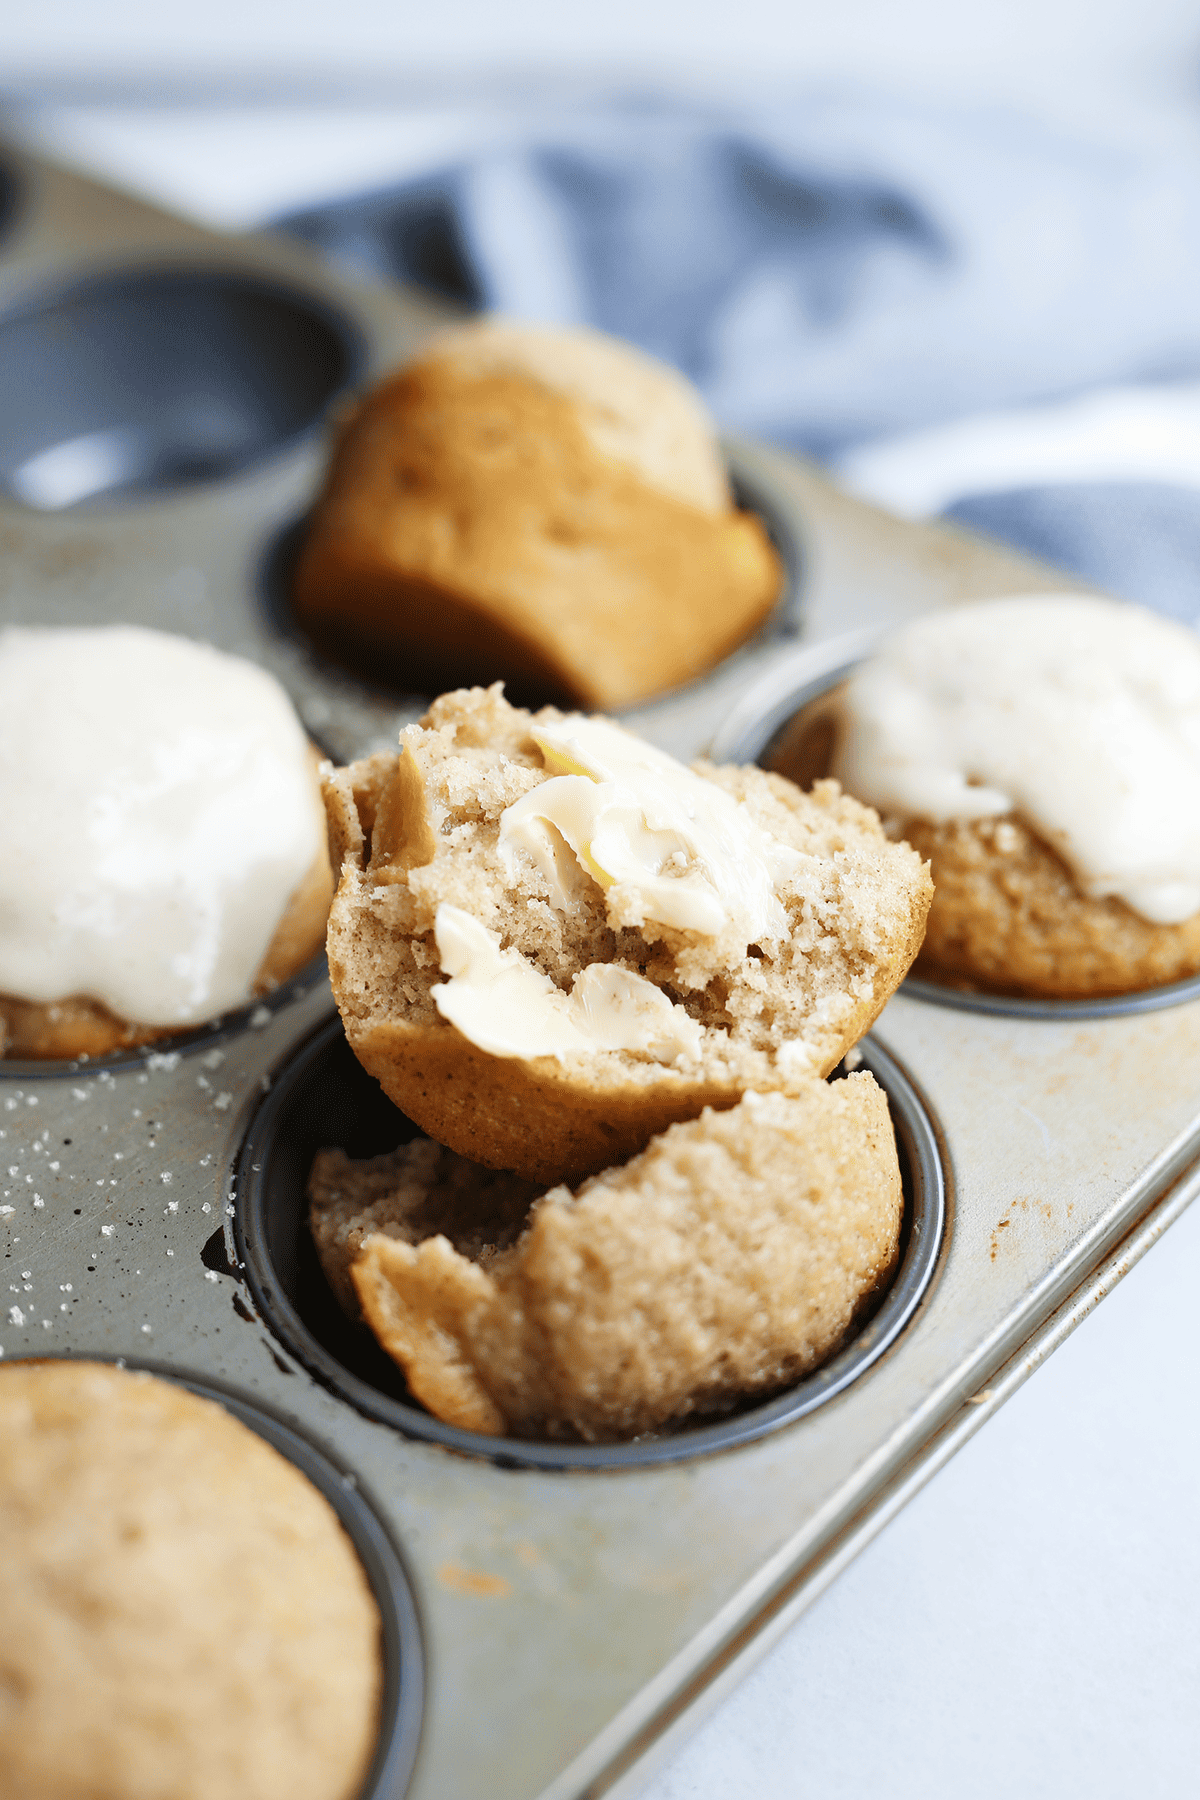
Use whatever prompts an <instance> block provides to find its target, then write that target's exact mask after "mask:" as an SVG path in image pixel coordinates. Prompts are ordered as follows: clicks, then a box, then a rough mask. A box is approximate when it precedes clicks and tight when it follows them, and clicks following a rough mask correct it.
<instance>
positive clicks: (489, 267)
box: [0, 0, 1200, 1800]
mask: <svg viewBox="0 0 1200 1800" xmlns="http://www.w3.org/2000/svg"><path fill="white" fill-rule="evenodd" d="M7 13H8V17H7V18H6V20H5V25H4V34H3V42H4V58H3V67H2V70H0V106H2V109H3V118H2V120H0V129H3V130H4V131H5V132H6V133H7V134H8V135H9V136H12V137H16V138H18V139H20V140H21V141H23V142H25V143H28V144H32V145H33V146H35V147H37V148H40V149H42V150H43V151H45V152H47V153H49V154H52V155H54V156H56V157H58V158H60V159H63V160H66V161H69V162H72V163H75V164H78V165H80V166H82V167H84V168H87V169H90V170H92V171H95V172H98V173H99V174H101V175H103V176H106V177H108V178H109V179H111V180H113V181H115V182H118V183H120V184H123V185H125V186H127V187H129V188H132V189H135V190H137V191H139V192H141V193H143V194H146V195H149V196H151V197H153V198H155V199H157V200H158V201H160V202H162V203H163V204H164V205H166V206H168V207H170V208H173V209H175V210H179V211H182V212H185V213H187V214H189V215H191V216H192V217H194V218H197V219H200V220H203V221H206V222H208V223H211V224H213V225H215V226H218V227H222V228H228V229H234V230H243V229H248V228H256V227H259V226H262V225H266V224H269V223H277V222H282V223H283V224H284V225H285V226H286V228H288V229H291V230H297V231H299V232H301V233H302V234H303V235H304V236H306V237H307V238H308V239H309V240H310V241H311V242H313V243H315V244H317V245H318V246H319V247H320V248H321V249H322V250H323V251H324V252H325V253H327V254H330V255H333V256H337V257H340V258H342V259H344V260H347V261H349V262H351V263H355V264H357V265H358V266H360V267H365V268H367V269H369V270H372V271H373V272H375V273H377V274H378V273H383V274H389V273H390V274H399V275H402V276H407V277H409V278H417V279H423V280H426V281H431V282H433V283H435V284H436V285H439V286H440V287H441V288H442V289H443V291H446V292H450V293H452V294H456V295H458V296H459V297H460V298H462V299H464V300H466V301H468V302H472V303H478V304H488V305H498V306H501V307H505V308H507V309H508V310H510V311H515V312H521V313H527V314H530V315H533V316H539V317H545V318H556V319H566V320H584V319H585V320H590V321H593V322H596V323H599V324H602V325H606V326H608V327H610V328H612V329H616V330H621V331H624V332H625V333H627V334H628V335H630V336H633V337H635V338H637V339H638V340H639V341H641V342H643V343H645V344H647V345H648V347H650V348H652V349H655V350H656V351H658V352H659V353H660V354H665V355H667V356H669V357H671V358H672V359H673V360H675V361H676V362H678V363H679V364H680V365H681V366H683V367H684V368H685V369H686V370H687V372H688V373H689V374H691V375H692V376H693V378H694V379H696V380H697V381H698V382H699V384H700V385H701V387H702V388H703V389H704V391H705V393H706V395H707V397H708V398H709V400H710V403H711V404H712V405H713V407H714V409H715V410H716V412H717V414H718V417H719V419H720V420H721V422H722V423H723V424H724V425H726V426H729V427H733V428H737V429H742V430H748V431H751V432H756V433H758V434H759V435H762V436H766V437H769V438H772V439H774V440H776V441H780V442H783V443H786V444H789V445H792V446H794V447H796V448H798V449H801V450H804V451H807V452H809V453H811V454H816V455H818V456H819V457H820V458H822V459H823V460H824V461H825V462H826V463H827V464H829V465H830V466H831V467H832V468H833V469H834V471H835V472H836V473H837V474H838V475H839V477H840V478H841V479H842V480H844V481H845V482H846V483H848V484H849V485H851V486H853V487H854V488H855V489H856V490H857V491H859V492H860V493H862V494H864V495H866V496H868V497H871V498H874V499H875V500H877V501H878V502H879V503H881V504H884V505H887V506H889V507H891V508H893V509H894V510H898V511H901V512H904V513H906V514H908V515H909V516H914V517H918V516H923V515H942V514H948V515H950V516H952V517H954V518H956V519H958V520H959V521H961V522H965V523H967V524H969V525H973V526H975V527H977V528H980V529H985V530H988V531H994V532H995V533H997V534H998V535H1000V536H1003V537H1005V538H1007V539H1008V540H1009V541H1011V542H1015V543H1018V544H1021V545H1023V546H1025V547H1027V548H1030V549H1033V550H1035V551H1037V552H1038V553H1040V554H1043V555H1045V556H1047V557H1049V558H1050V559H1051V560H1052V561H1056V562H1058V563H1060V564H1061V565H1062V566H1064V567H1068V568H1071V569H1073V570H1075V571H1076V572H1078V573H1080V574H1082V575H1084V576H1085V577H1086V578H1087V579H1089V580H1093V581H1095V582H1096V583H1097V584H1099V585H1103V586H1106V587H1110V588H1112V589H1115V590H1116V591H1118V592H1122V593H1125V594H1127V595H1129V596H1130V597H1132V598H1137V599H1141V600H1144V601H1146V602H1147V603H1149V604H1152V605H1155V606H1158V607H1160V608H1162V609H1163V610H1165V611H1168V612H1170V613H1172V614H1174V616H1176V617H1179V618H1182V619H1185V620H1188V621H1191V622H1200V579H1198V576H1200V501H1198V499H1197V493H1198V490H1200V12H1198V9H1197V7H1196V6H1195V4H1194V3H1189V0H1138V3H1137V4H1134V3H1133V0H1006V3H1005V4H1003V5H1000V4H991V5H979V6H975V7H964V6H962V5H960V4H951V3H950V0H914V3H912V4H908V5H896V4H894V3H888V0H839V4H838V5H837V6H836V7H835V6H832V5H829V4H823V5H820V6H817V5H812V4H804V3H801V0H793V3H791V4H787V3H784V0H740V4H739V5H738V6H737V7H736V8H730V7H728V6H725V5H717V4H716V3H715V0H689V3H688V4H682V3H675V0H605V4H604V5H603V6H598V7H592V8H582V7H571V6H565V5H561V4H550V3H548V0H509V3H508V4H507V5H505V6H503V7H500V6H497V5H495V4H485V3H484V0H439V3H438V4H437V5H436V6H429V5H418V4H414V3H407V0H393V3H392V4H383V3H379V0H338V4H336V5H317V4H314V3H313V0H290V3H289V4H286V5H285V4H281V3H278V0H271V3H262V0H260V3H259V4H256V5H254V4H246V3H245V0H206V4H205V5H203V6H202V7H196V8H188V9H184V8H164V7H163V6H162V5H161V4H159V3H155V4H150V3H148V0H110V4H108V5H106V6H105V7H102V8H101V7H97V6H95V5H94V4H90V3H87V0H76V3H74V4H71V3H68V0H44V3H43V4H40V5H38V6H37V7H32V6H31V7H27V8H24V9H22V10H21V11H20V13H19V14H18V11H17V9H16V8H15V7H13V6H12V5H11V4H10V6H9V7H8V8H7ZM1198 1279H1200V1219H1198V1218H1195V1217H1189V1218H1185V1219H1184V1220H1183V1222H1182V1223H1181V1224H1180V1225H1178V1226H1177V1227H1176V1228H1175V1229H1174V1230H1173V1231H1172V1233H1171V1234H1170V1236H1169V1238H1168V1239H1167V1241H1166V1243H1165V1244H1164V1245H1163V1246H1162V1247H1160V1248H1159V1249H1157V1250H1156V1251H1155V1252H1154V1254H1153V1255H1152V1256H1151V1257H1150V1258H1148V1259H1147V1261H1146V1262H1145V1263H1143V1264H1141V1265H1139V1266H1138V1267H1137V1268H1136V1269H1135V1270H1134V1271H1133V1273H1132V1274H1131V1275H1130V1276H1129V1278H1128V1279H1127V1281H1126V1282H1124V1283H1123V1284H1122V1285H1121V1287H1120V1288H1119V1289H1118V1290H1117V1291H1116V1293H1115V1294H1114V1295H1113V1296H1112V1297H1111V1298H1110V1299H1109V1300H1108V1301H1107V1302H1106V1304H1105V1306H1104V1307H1103V1309H1102V1310H1101V1311H1100V1313H1099V1314H1098V1315H1096V1316H1095V1317H1093V1318H1092V1319H1090V1320H1089V1321H1088V1322H1087V1323H1086V1324H1085V1325H1084V1327H1083V1328H1082V1329H1081V1331H1080V1332H1079V1333H1078V1334H1077V1335H1076V1336H1075V1337H1074V1338H1073V1339H1072V1340H1071V1341H1070V1342H1069V1343H1068V1344H1067V1345H1066V1346H1065V1348H1064V1349H1063V1350H1062V1351H1060V1352H1059V1353H1058V1354H1057V1355H1056V1356H1055V1358H1054V1359H1053V1361H1052V1362H1051V1363H1050V1364H1049V1365H1048V1367H1047V1368H1046V1369H1044V1370H1043V1371H1041V1372H1039V1374H1038V1376H1037V1378H1036V1380H1034V1381H1033V1382H1031V1383H1030V1384H1029V1385H1028V1386H1027V1387H1026V1388H1025V1389H1023V1390H1022V1391H1021V1393H1020V1394H1019V1395H1018V1396H1017V1397H1016V1399H1015V1400H1014V1401H1013V1402H1012V1403H1011V1404H1010V1405H1009V1406H1008V1407H1007V1408H1006V1409H1005V1410H1004V1412H1003V1413H1002V1414H1001V1415H1000V1416H999V1417H998V1419H997V1420H995V1421H994V1422H993V1423H991V1424H990V1425H989V1426H988V1428H987V1429H986V1431H984V1432H983V1433H982V1434H981V1435H980V1436H979V1437H978V1438H976V1439H975V1440H974V1441H973V1442H972V1443H971V1444H970V1445H969V1446H968V1448H967V1449H966V1450H965V1451H964V1452H963V1453H962V1455H961V1456H960V1457H959V1458H958V1459H957V1460H956V1461H955V1463H954V1464H953V1465H952V1466H951V1467H950V1468H949V1469H947V1470H946V1471H944V1472H943V1473H942V1474H941V1475H940V1476H939V1477H938V1478H937V1480H936V1481H935V1482H934V1483H933V1484H932V1486H931V1487H929V1488H928V1489H927V1490H925V1492H924V1493H923V1494H922V1495H921V1496H920V1497H919V1498H918V1499H917V1500H916V1501H915V1502H914V1503H913V1505H912V1506H911V1507H910V1508H909V1509H908V1510H907V1512H906V1513H905V1514H904V1515H903V1516H902V1517H901V1518H900V1519H899V1520H898V1521H897V1522H895V1523H894V1524H893V1525H892V1526H891V1527H890V1528H889V1529H888V1531H887V1532H886V1533H885V1534H884V1535H883V1537H882V1538H881V1539H879V1540H878V1541H877V1542H876V1543H875V1544H874V1545H873V1546H872V1547H871V1548H870V1549H869V1550H868V1551H867V1552H866V1553H865V1554H864V1556H863V1557H862V1558H861V1559H860V1560H859V1561H858V1563H857V1564H856V1565H855V1566H854V1567H853V1568H852V1569H851V1571H850V1572H849V1573H848V1574H847V1575H845V1576H843V1577H842V1579H841V1580H840V1581H839V1583H838V1584H837V1585H836V1586H835V1587H834V1588H833V1589H832V1590H831V1592H830V1593H829V1594H827V1595H826V1596H825V1597H824V1598H823V1599H822V1600H821V1601H820V1602H819V1603H818V1604H817V1605H816V1607H815V1608H814V1609H813V1610H812V1611H811V1612H810V1613H809V1614H808V1615H807V1616H806V1617H805V1618H804V1619H803V1620H802V1621H801V1622H800V1624H799V1625H798V1626H797V1627H796V1628H795V1629H794V1630H793V1631H792V1632H791V1633H790V1634H789V1635H788V1636H787V1637H786V1638H785V1639H784V1640H783V1641H782V1642H781V1643H780V1644H779V1645H778V1646H777V1647H776V1648H775V1649H774V1650H773V1651H772V1652H771V1653H770V1655H769V1657H768V1658H767V1659H766V1660H765V1661H764V1663H763V1664H762V1665H761V1666H760V1668H759V1669H758V1670H757V1671H756V1673H755V1674H754V1675H753V1676H752V1677H751V1678H750V1679H749V1680H748V1681H747V1682H746V1683H745V1684H744V1685H743V1686H742V1687H741V1688H740V1689H739V1690H738V1691H737V1692H736V1693H735V1694H734V1695H733V1696H732V1698H730V1699H729V1700H727V1701H726V1702H725V1703H724V1705H723V1706H722V1708H721V1709H720V1710H719V1711H718V1712H717V1713H716V1714H715V1715H714V1716H713V1718H712V1720H711V1721H710V1722H709V1723H708V1724H707V1725H706V1726H705V1727H704V1728H703V1729H702V1731H701V1732H700V1734H699V1735H698V1736H697V1737H696V1738H695V1739H693V1741H692V1742H691V1743H690V1744H689V1745H688V1746H687V1747H685V1748H684V1749H683V1750H682V1751H680V1752H677V1753H676V1755H675V1757H674V1759H673V1760H672V1761H671V1762H670V1763H669V1764H668V1765H667V1766H666V1767H665V1768H664V1769H663V1770H662V1771H661V1772H660V1773H659V1774H657V1775H656V1776H655V1777H654V1780H653V1783H652V1785H651V1787H650V1788H649V1790H648V1791H649V1792H650V1793H651V1794H652V1796H653V1797H654V1800H684V1797H685V1796H687V1797H694V1800H699V1797H700V1796H714V1797H715V1796H717V1795H718V1794H719V1795H721V1796H727V1795H729V1794H744V1795H755V1796H762V1797H763V1800H776V1797H778V1800H783V1797H785V1796H787V1797H792V1796H810V1795H811V1796H814V1797H815V1796H821V1797H824V1796H836V1797H839V1800H840V1797H846V1800H859V1797H860V1796H861V1797H863V1800H865V1796H867V1795H868V1794H875V1793H876V1792H878V1790H879V1788H880V1787H881V1786H886V1788H887V1790H888V1791H889V1792H890V1793H892V1794H897V1795H902V1796H909V1795H912V1796H916V1795H917V1794H918V1793H919V1794H920V1795H922V1796H923V1800H950V1797H951V1796H956V1797H957V1796H963V1795H970V1796H972V1797H973V1800H977V1797H988V1800H991V1797H993V1796H994V1797H996V1800H999V1797H1000V1796H1005V1797H1006V1800H1007V1797H1008V1796H1011V1795H1013V1794H1018V1793H1019V1794H1021V1795H1023V1796H1038V1795H1043V1794H1045V1795H1049V1794H1051V1793H1053V1794H1055V1795H1056V1796H1059V1795H1062V1794H1067V1795H1073V1794H1083V1793H1085V1792H1086V1793H1087V1794H1088V1795H1089V1796H1090V1797H1091V1800H1105V1797H1109V1796H1111V1797H1112V1800H1118V1797H1124V1796H1128V1795H1131V1794H1137V1795H1139V1796H1154V1795H1164V1796H1165V1795H1178V1794H1182V1793H1186V1792H1189V1791H1192V1789H1193V1788H1194V1784H1195V1768H1196V1766H1197V1762H1198V1760H1200V1709H1198V1708H1197V1707H1196V1704H1195V1700H1196V1693H1197V1691H1200V1649H1198V1646H1200V1634H1198V1633H1197V1632H1196V1629H1195V1620H1196V1617H1197V1613H1198V1611H1200V1549H1198V1545H1197V1534H1196V1532H1195V1520H1194V1513H1195V1507H1194V1498H1193V1496H1194V1493H1195V1487H1196V1476H1197V1474H1198V1473H1200V1468H1198V1465H1197V1448H1196V1410H1195V1395H1194V1384H1195V1373H1196V1353H1195V1343H1194V1334H1193V1332H1192V1331H1191V1329H1190V1325H1189V1323H1188V1321H1189V1318H1190V1315H1191V1313H1192V1312H1193V1310H1194V1294H1195V1290H1196V1286H1197V1281H1198ZM714 1528H718V1527H717V1522H714Z"/></svg>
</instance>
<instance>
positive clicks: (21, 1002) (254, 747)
mask: <svg viewBox="0 0 1200 1800" xmlns="http://www.w3.org/2000/svg"><path fill="white" fill-rule="evenodd" d="M315 777H316V770H315V767H314V755H313V753H312V752H311V750H310V747H309V745H308V742H307V740H306V738H305V736H304V733H303V731H302V729H301V727H300V724H299V722H298V720H297V718H296V716H295V713H294V711H293V709H292V706H291V703H290V701H289V700H288V698H287V696H286V695H285V694H284V692H283V690H282V689H281V688H280V686H279V684H278V683H277V682H276V681H275V680H274V678H273V677H272V676H270V675H269V674H267V673H266V672H265V671H264V670H261V669H258V668H256V667H255V666H254V665H253V664H251V663H248V662H245V661H243V660H242V659H241V658H239V657H233V656H228V655H225V654H223V653H222V652H221V651H218V650H215V649H213V648H211V647H210V646H208V645H205V644H198V643H194V642H192V641H190V640H188V639H185V638H180V637H173V636H169V635H167V634H166V633H163V632H157V631H148V630H144V629H142V628H140V627H135V626H107V627H103V628H97V629H82V628H81V629H62V630H50V629H18V628H13V629H9V630H7V631H5V632H4V633H2V634H0V838H2V839H3V842H4V845H5V855H4V858H3V861H2V863H0V1017H2V1018H3V1019H4V1020H5V1021H6V1022H7V1027H8V1033H9V1036H10V1040H11V1041H10V1045H9V1049H10V1051H11V1052H15V1053H17V1054H34V1055H36V1054H39V1053H40V1054H49V1055H71V1054H78V1053H81V1052H90V1053H92V1054H95V1053H96V1052H97V1051H100V1050H104V1049H109V1048H113V1047H115V1046H116V1045H117V1044H119V1043H123V1042H126V1043H127V1042H136V1041H140V1040H144V1039H147V1038H153V1037H154V1036H156V1035H160V1034H161V1033H162V1032H164V1031H171V1030H180V1029H184V1028H186V1027H187V1026H189V1025H194V1024H196V1023H198V1022H201V1021H203V1020H206V1019H210V1018H212V1017H214V1016H215V1015H217V1014H219V1013H221V1012H224V1011H226V1010H227V1009H228V1008H230V1007H232V1006H236V1005H238V1004H240V1003H242V1002H244V1001H246V1000H247V999H248V998H249V997H250V995H251V992H252V990H253V989H254V988H255V986H256V984H258V985H259V986H264V985H270V984H271V983H272V982H273V981H277V980H279V979H281V978H282V976H283V975H285V974H290V973H291V972H292V971H293V970H294V969H295V968H297V967H299V966H300V965H301V964H302V963H303V962H304V961H306V960H307V959H308V957H310V956H311V955H313V954H314V953H315V951H316V950H317V949H318V948H319V945H320V941H321V937H322V927H323V923H324V917H325V912H326V909H327V903H328V895H329V892H330V886H331V884H330V877H329V871H328V862H327V853H326V849H325V841H324V831H323V821H322V815H321V807H320V796H319V790H318V786H317V782H316V778H315ZM106 1039H107V1041H105V1040H106Z"/></svg>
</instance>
